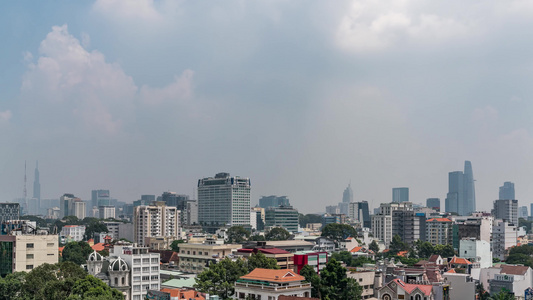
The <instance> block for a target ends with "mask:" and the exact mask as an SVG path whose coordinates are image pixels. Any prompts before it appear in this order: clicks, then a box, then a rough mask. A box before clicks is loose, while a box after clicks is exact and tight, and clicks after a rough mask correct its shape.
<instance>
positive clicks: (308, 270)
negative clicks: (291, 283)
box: [300, 265, 321, 298]
mask: <svg viewBox="0 0 533 300" xmlns="http://www.w3.org/2000/svg"><path fill="white" fill-rule="evenodd" d="M300 275H302V276H303V277H305V281H307V282H309V283H311V297H314V298H321V297H320V277H319V276H318V274H317V273H316V271H315V269H314V268H313V267H311V266H310V265H305V266H303V268H302V269H301V270H300Z"/></svg>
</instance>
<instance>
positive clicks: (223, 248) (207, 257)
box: [179, 240, 242, 273]
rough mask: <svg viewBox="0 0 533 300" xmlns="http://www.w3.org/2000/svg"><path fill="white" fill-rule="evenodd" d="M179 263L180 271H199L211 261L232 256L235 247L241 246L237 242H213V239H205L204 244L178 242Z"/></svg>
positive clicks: (214, 261)
mask: <svg viewBox="0 0 533 300" xmlns="http://www.w3.org/2000/svg"><path fill="white" fill-rule="evenodd" d="M179 247H180V253H179V257H180V264H179V269H180V271H182V272H188V273H201V272H202V271H203V270H204V268H206V267H207V266H208V265H209V264H211V263H216V262H218V261H220V260H221V259H224V258H225V257H227V256H230V257H233V254H234V253H236V252H237V249H240V248H242V245H239V244H222V245H221V244H215V243H214V241H209V240H208V241H206V242H205V243H204V244H189V243H187V244H180V245H179Z"/></svg>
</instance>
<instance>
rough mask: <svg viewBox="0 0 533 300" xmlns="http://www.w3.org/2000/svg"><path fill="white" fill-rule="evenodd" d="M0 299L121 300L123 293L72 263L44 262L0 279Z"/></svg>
mask: <svg viewBox="0 0 533 300" xmlns="http://www.w3.org/2000/svg"><path fill="white" fill-rule="evenodd" d="M0 299H21V300H29V299H38V300H52V299H53V300H55V299H67V300H81V299H90V300H97V299H102V300H119V299H124V296H123V295H122V293H121V292H119V291H118V290H116V289H112V288H110V287H109V286H108V285H107V284H105V283H104V282H103V281H101V280H100V279H98V278H95V277H93V276H91V275H88V274H87V272H85V270H83V269H82V268H81V267H79V266H78V265H76V264H74V263H72V262H61V263H57V264H53V265H51V264H43V265H40V266H38V267H37V268H35V269H33V270H32V271H31V272H29V273H26V272H17V273H13V274H9V275H7V276H6V277H4V278H0Z"/></svg>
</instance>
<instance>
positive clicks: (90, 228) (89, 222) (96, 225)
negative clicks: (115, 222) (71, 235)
mask: <svg viewBox="0 0 533 300" xmlns="http://www.w3.org/2000/svg"><path fill="white" fill-rule="evenodd" d="M83 221H84V223H86V226H87V227H86V228H85V234H84V236H83V238H84V239H85V240H86V241H87V240H89V239H90V238H92V237H93V236H94V234H95V233H97V232H109V230H108V229H107V226H106V225H105V224H104V223H102V222H100V220H98V219H96V218H85V219H83Z"/></svg>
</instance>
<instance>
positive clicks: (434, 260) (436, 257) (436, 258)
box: [428, 254, 440, 262]
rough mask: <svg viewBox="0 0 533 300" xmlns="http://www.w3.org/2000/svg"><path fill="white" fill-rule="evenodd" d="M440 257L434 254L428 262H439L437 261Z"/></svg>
mask: <svg viewBox="0 0 533 300" xmlns="http://www.w3.org/2000/svg"><path fill="white" fill-rule="evenodd" d="M439 257H440V255H438V254H433V255H431V256H430V257H429V259H428V261H429V262H437V260H438V259H439Z"/></svg>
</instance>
